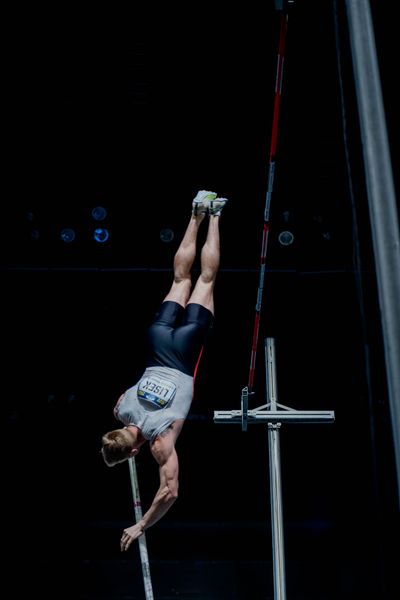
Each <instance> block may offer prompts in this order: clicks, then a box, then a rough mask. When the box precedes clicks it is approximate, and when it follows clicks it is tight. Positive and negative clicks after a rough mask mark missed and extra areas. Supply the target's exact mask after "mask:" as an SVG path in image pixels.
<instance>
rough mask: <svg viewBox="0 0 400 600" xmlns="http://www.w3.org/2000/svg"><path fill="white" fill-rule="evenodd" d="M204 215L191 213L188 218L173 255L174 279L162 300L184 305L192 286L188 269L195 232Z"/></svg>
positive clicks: (195, 237) (190, 265)
mask: <svg viewBox="0 0 400 600" xmlns="http://www.w3.org/2000/svg"><path fill="white" fill-rule="evenodd" d="M204 217H205V215H204V214H198V215H192V216H191V218H190V221H189V224H188V226H187V228H186V231H185V234H184V236H183V238H182V241H181V243H180V245H179V248H178V250H177V251H176V254H175V257H174V280H173V283H172V286H171V288H170V290H169V292H168V294H167V295H166V297H165V298H164V302H165V301H166V300H170V301H172V302H178V304H181V305H182V306H186V303H187V301H188V299H189V296H190V290H191V287H192V279H191V274H190V271H191V268H192V265H193V261H194V259H195V257H196V241H197V234H198V231H199V227H200V224H201V222H202V221H203V219H204Z"/></svg>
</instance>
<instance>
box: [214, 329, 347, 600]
mask: <svg viewBox="0 0 400 600" xmlns="http://www.w3.org/2000/svg"><path fill="white" fill-rule="evenodd" d="M265 369H266V391H267V399H268V402H267V404H264V405H263V406H260V407H258V408H255V409H253V410H249V408H248V397H249V390H248V388H247V387H245V388H244V389H243V391H242V402H241V410H221V411H215V412H214V421H215V422H216V423H223V424H235V423H241V424H242V431H246V430H247V426H248V425H251V424H256V423H265V424H267V426H268V448H269V478H270V496H271V521H272V558H273V571H274V590H275V596H274V597H275V599H276V600H285V599H286V580H285V555H284V536H283V509H282V489H281V465H280V440H279V433H280V431H279V430H280V428H281V425H282V423H332V422H333V421H334V420H335V414H334V411H315V410H314V411H311V410H307V411H299V410H294V409H292V408H289V407H287V406H283V405H282V404H279V403H278V401H277V397H278V395H277V379H276V367H275V344H274V340H273V339H272V338H267V339H266V340H265Z"/></svg>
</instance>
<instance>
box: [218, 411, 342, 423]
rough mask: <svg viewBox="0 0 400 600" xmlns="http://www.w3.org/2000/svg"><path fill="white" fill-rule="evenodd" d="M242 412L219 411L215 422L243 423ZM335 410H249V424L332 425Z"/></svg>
mask: <svg viewBox="0 0 400 600" xmlns="http://www.w3.org/2000/svg"><path fill="white" fill-rule="evenodd" d="M242 417H243V413H242V411H241V410H217V411H215V412H214V422H215V423H222V424H227V425H229V424H235V423H240V424H241V423H242ZM334 420H335V413H334V411H333V410H249V411H248V413H247V423H248V424H249V425H251V424H256V423H332V422H333V421H334Z"/></svg>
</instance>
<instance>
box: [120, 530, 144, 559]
mask: <svg viewBox="0 0 400 600" xmlns="http://www.w3.org/2000/svg"><path fill="white" fill-rule="evenodd" d="M142 533H143V527H142V526H141V525H140V524H138V523H136V525H132V527H127V528H126V529H124V531H123V532H122V537H121V552H123V551H124V550H128V548H129V546H130V545H131V544H132V542H134V541H135V540H137V538H138V537H140V536H141V535H142Z"/></svg>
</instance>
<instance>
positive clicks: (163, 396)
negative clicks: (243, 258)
mask: <svg viewBox="0 0 400 600" xmlns="http://www.w3.org/2000/svg"><path fill="white" fill-rule="evenodd" d="M226 202H227V200H226V198H217V194H215V193H214V192H208V191H205V190H202V191H200V192H199V193H198V194H197V196H196V197H195V198H194V200H193V202H192V214H191V217H190V221H189V224H188V226H187V229H186V231H185V234H184V236H183V239H182V241H181V244H180V246H179V248H178V250H177V252H176V254H175V257H174V280H173V283H172V286H171V289H170V290H169V292H168V294H167V295H166V297H165V298H164V301H163V303H162V304H161V307H160V309H159V312H158V313H157V314H156V317H155V320H154V321H153V323H152V324H151V326H150V327H149V330H148V335H147V348H148V354H147V361H146V369H145V371H144V373H143V375H142V377H141V379H140V380H139V381H138V382H137V383H136V384H135V385H134V386H133V387H131V388H129V389H128V390H127V391H126V392H125V393H124V394H122V396H121V397H120V398H119V400H118V402H117V404H116V406H115V408H114V415H115V417H116V418H117V419H118V420H119V421H121V422H122V423H123V424H124V427H123V428H122V429H115V430H113V431H110V432H108V433H106V434H105V435H104V436H103V437H102V450H101V451H102V455H103V458H104V460H105V462H106V464H107V465H108V466H113V465H115V464H117V463H121V462H123V461H125V460H127V459H129V458H131V457H134V456H135V455H136V454H137V453H138V452H139V449H140V447H141V446H142V445H143V444H145V443H146V442H147V441H148V442H149V444H150V450H151V453H152V455H153V457H154V458H155V460H156V461H157V463H158V465H159V475H160V486H159V488H158V491H157V493H156V495H155V497H154V500H153V502H152V504H151V506H150V508H149V509H148V511H147V512H146V513H145V514H144V515H143V516H142V518H141V520H140V521H139V522H138V523H136V524H135V525H132V526H131V527H127V528H126V529H124V531H123V534H122V538H121V551H124V550H128V548H129V546H130V545H131V544H132V542H133V541H134V540H136V539H137V538H138V537H140V536H141V535H142V533H143V532H144V531H145V530H146V529H148V528H149V527H151V526H152V525H154V523H156V522H157V521H158V520H159V519H160V518H161V517H163V516H164V515H165V513H166V512H167V511H168V510H169V509H170V508H171V506H172V504H173V503H174V502H175V500H176V499H177V497H178V475H179V464H178V456H177V454H176V450H175V442H176V440H177V438H178V435H179V433H180V432H181V430H182V426H183V423H184V421H185V419H186V417H187V414H188V412H189V409H190V405H191V402H192V398H193V386H194V378H195V375H196V369H197V365H198V362H199V360H200V356H201V352H202V349H203V345H204V342H205V339H206V336H207V332H208V330H209V328H210V327H211V325H212V321H213V317H214V295H213V292H214V284H215V279H216V275H217V271H218V268H219V261H220V245H219V243H220V240H219V220H220V216H221V212H222V209H223V207H224V206H225V204H226ZM206 218H208V231H207V236H206V241H205V243H204V246H203V248H202V250H201V256H200V262H201V272H200V275H199V278H198V280H197V282H196V284H195V286H194V288H193V291H191V288H192V280H191V273H190V272H191V268H192V265H193V262H194V259H195V256H196V241H197V234H198V231H199V227H200V224H201V223H202V221H203V220H204V219H206Z"/></svg>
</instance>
